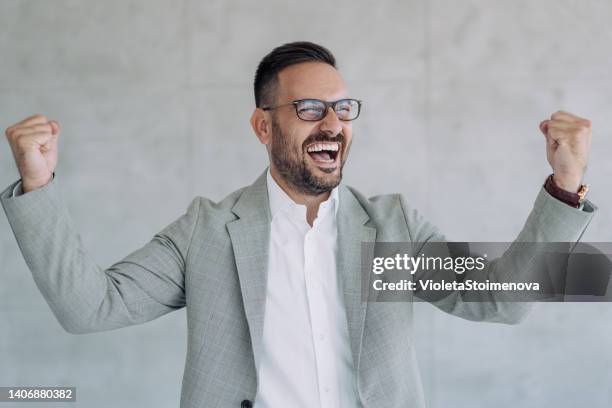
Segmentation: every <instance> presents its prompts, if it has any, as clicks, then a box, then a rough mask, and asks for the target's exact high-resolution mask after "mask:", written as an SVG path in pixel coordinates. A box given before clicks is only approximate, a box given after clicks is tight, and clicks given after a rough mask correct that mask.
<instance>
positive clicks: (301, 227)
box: [254, 170, 359, 408]
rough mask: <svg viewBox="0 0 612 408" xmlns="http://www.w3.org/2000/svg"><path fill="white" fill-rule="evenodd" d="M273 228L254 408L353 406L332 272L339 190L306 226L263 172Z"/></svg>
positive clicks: (301, 213) (340, 301)
mask: <svg viewBox="0 0 612 408" xmlns="http://www.w3.org/2000/svg"><path fill="white" fill-rule="evenodd" d="M267 180H268V182H267V184H268V196H269V199H270V213H271V215H272V225H271V228H270V247H269V253H268V256H269V258H268V259H269V260H268V282H267V291H266V308H265V315H264V329H263V343H262V344H263V347H262V354H261V357H260V359H259V360H260V361H259V362H258V367H257V370H258V378H259V386H258V389H257V395H256V397H255V402H254V407H255V408H278V407H291V408H315V407H320V408H332V407H333V408H344V407H351V408H353V407H358V406H359V403H358V399H357V389H356V374H355V370H354V368H353V360H352V356H351V350H350V340H349V333H348V325H347V317H346V312H345V308H344V297H343V294H342V291H341V288H340V285H339V283H338V274H337V268H336V252H337V236H338V233H337V224H336V214H337V211H338V199H339V197H338V189H337V188H335V189H333V190H332V192H331V194H330V197H329V199H328V200H327V201H325V202H323V203H321V205H320V207H319V212H318V216H317V218H316V219H315V220H314V222H313V226H312V227H310V225H309V224H308V223H307V221H306V206H304V205H298V204H296V203H295V202H293V200H291V198H290V197H289V196H288V195H287V194H286V193H285V192H284V191H283V190H282V189H281V188H280V186H279V185H278V184H277V183H276V181H275V180H274V179H273V178H272V176H271V175H270V170H268V173H267Z"/></svg>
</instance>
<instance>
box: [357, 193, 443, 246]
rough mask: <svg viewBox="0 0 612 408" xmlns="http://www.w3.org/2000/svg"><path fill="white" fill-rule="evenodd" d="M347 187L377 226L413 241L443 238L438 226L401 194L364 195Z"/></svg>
mask: <svg viewBox="0 0 612 408" xmlns="http://www.w3.org/2000/svg"><path fill="white" fill-rule="evenodd" d="M347 187H348V189H349V190H350V192H351V193H352V194H353V196H354V197H355V198H356V199H357V201H358V202H359V204H360V205H361V206H362V207H363V209H364V210H365V212H366V213H367V214H368V216H369V217H370V220H371V222H372V223H374V224H375V226H376V227H377V228H383V229H391V230H393V231H394V233H393V235H397V236H406V239H409V240H410V241H413V242H425V241H428V240H431V239H436V240H439V239H444V237H443V235H442V234H441V233H440V231H439V230H438V228H437V227H436V226H435V225H433V224H432V223H431V222H429V221H428V220H427V219H425V217H424V216H423V215H422V214H421V213H420V212H419V211H418V210H417V209H416V208H415V207H414V206H412V204H410V202H409V201H408V200H407V199H406V197H405V196H404V195H403V194H399V193H393V194H379V195H374V196H370V197H366V196H365V195H364V194H362V193H361V192H359V191H358V190H357V189H355V188H353V187H349V186H347ZM402 232H403V233H402Z"/></svg>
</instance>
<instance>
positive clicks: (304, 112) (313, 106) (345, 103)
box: [296, 99, 359, 120]
mask: <svg viewBox="0 0 612 408" xmlns="http://www.w3.org/2000/svg"><path fill="white" fill-rule="evenodd" d="M296 108H297V114H298V116H299V117H300V118H301V119H303V120H320V119H321V118H323V116H325V113H326V111H327V106H326V105H325V103H324V102H323V101H319V100H317V99H305V100H302V101H299V102H298V104H297V107H296ZM334 111H335V112H336V115H337V116H338V119H340V120H353V119H355V118H356V117H357V115H358V114H359V103H358V101H356V100H355V99H342V100H339V101H338V102H336V105H335V107H334Z"/></svg>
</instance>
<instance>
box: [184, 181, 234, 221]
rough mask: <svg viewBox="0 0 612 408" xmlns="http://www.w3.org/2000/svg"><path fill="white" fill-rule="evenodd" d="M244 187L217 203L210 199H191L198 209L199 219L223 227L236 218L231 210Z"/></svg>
mask: <svg viewBox="0 0 612 408" xmlns="http://www.w3.org/2000/svg"><path fill="white" fill-rule="evenodd" d="M245 189H246V187H242V188H240V189H238V190H236V191H234V192H232V193H230V194H228V195H227V196H226V197H224V198H223V199H221V200H219V201H214V200H211V199H210V198H207V197H203V196H197V197H195V198H194V199H193V201H192V204H191V205H194V204H196V205H197V206H198V207H199V214H200V217H204V218H205V219H206V220H207V222H213V223H215V222H219V223H220V224H222V225H223V226H224V225H225V224H227V223H228V222H230V221H233V220H235V219H236V218H237V217H236V215H235V214H234V213H233V212H232V208H233V207H234V205H235V204H236V202H237V201H238V199H239V198H240V196H241V195H242V193H243V192H244V190H245Z"/></svg>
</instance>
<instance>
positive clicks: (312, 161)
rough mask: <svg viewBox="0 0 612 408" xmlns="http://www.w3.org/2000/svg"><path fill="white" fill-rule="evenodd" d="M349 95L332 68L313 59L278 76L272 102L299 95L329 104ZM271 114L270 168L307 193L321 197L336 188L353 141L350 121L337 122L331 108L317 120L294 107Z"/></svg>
mask: <svg viewBox="0 0 612 408" xmlns="http://www.w3.org/2000/svg"><path fill="white" fill-rule="evenodd" d="M348 97H349V95H348V90H347V88H346V85H345V84H344V81H343V80H342V77H341V76H340V74H339V73H338V71H337V70H336V69H335V68H334V67H332V66H330V65H328V64H324V63H318V62H309V63H303V64H297V65H293V66H290V67H288V68H285V69H284V70H282V71H281V72H280V73H279V74H278V88H277V92H276V101H275V102H274V106H278V105H285V104H290V103H291V102H292V101H294V100H298V99H320V100H323V101H328V102H331V101H336V100H338V99H343V98H348ZM269 113H270V116H271V127H272V137H271V141H270V144H269V146H268V152H269V155H270V161H271V163H272V166H273V167H274V168H275V169H276V171H277V173H278V174H279V175H280V176H281V177H282V178H283V180H284V181H285V182H286V183H287V184H288V185H289V186H290V187H291V188H293V189H295V190H296V191H298V192H300V193H303V194H308V195H319V194H321V193H324V192H328V191H330V190H332V189H333V188H334V187H336V186H337V185H338V184H339V183H340V180H341V179H342V167H343V166H344V163H345V162H346V159H347V157H348V152H349V148H350V145H351V139H352V126H351V122H347V121H341V120H339V119H338V117H337V116H336V113H335V112H334V111H333V110H332V109H331V108H328V111H327V114H326V115H325V117H324V118H323V119H321V120H320V121H316V122H310V121H304V120H301V119H300V118H298V117H297V115H296V112H295V107H294V106H293V105H288V106H283V107H279V108H278V109H275V110H272V111H269Z"/></svg>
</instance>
